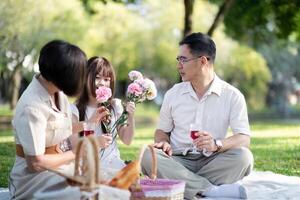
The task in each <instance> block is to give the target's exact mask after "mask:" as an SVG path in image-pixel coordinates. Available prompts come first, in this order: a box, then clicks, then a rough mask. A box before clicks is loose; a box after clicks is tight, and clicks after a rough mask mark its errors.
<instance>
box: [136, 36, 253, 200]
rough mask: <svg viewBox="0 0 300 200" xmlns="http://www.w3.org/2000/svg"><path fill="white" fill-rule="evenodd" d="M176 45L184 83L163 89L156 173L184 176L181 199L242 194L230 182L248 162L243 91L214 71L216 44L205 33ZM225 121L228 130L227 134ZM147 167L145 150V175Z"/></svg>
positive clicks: (246, 170) (243, 172)
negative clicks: (230, 133) (165, 91)
mask: <svg viewBox="0 0 300 200" xmlns="http://www.w3.org/2000/svg"><path fill="white" fill-rule="evenodd" d="M179 45H180V47H179V54H178V56H177V61H178V71H179V74H180V76H181V78H182V81H183V82H182V83H178V84H176V85H174V86H173V87H172V88H171V89H170V90H169V91H168V92H167V93H166V94H165V97H164V101H163V104H162V107H161V110H160V119H159V123H158V127H157V130H156V132H155V139H154V140H155V144H154V147H156V148H157V149H156V154H157V160H158V176H159V178H167V179H179V180H184V181H185V182H186V188H185V193H184V197H185V198H186V199H193V198H195V197H197V195H201V196H207V197H227V198H242V199H246V198H247V193H246V190H245V188H244V187H243V186H242V185H240V184H238V183H235V182H236V181H238V180H241V179H242V178H243V177H244V176H246V175H248V174H249V173H250V171H251V169H252V167H253V156H252V153H251V152H250V150H249V148H248V147H249V144H250V128H249V122H248V115H247V106H246V102H245V99H244V96H243V95H242V94H241V92H240V91H239V90H238V89H236V88H234V87H233V86H231V85H230V84H228V83H226V82H225V81H223V80H221V79H220V78H219V77H218V76H217V75H216V74H215V72H214V61H215V57H216V47H215V43H214V41H213V40H212V39H211V38H210V37H209V36H208V35H205V34H202V33H193V34H191V35H188V36H187V37H185V38H184V39H183V40H182V41H181V42H180V43H179ZM192 124H193V126H196V129H195V131H194V129H193V130H191V128H190V126H191V125H192ZM229 126H230V128H231V130H232V133H233V134H232V135H231V136H229V137H226V135H227V129H228V127H229ZM191 131H194V135H193V138H191V136H190V132H191ZM150 166H151V156H150V154H149V151H147V152H146V153H145V156H144V158H143V161H142V168H143V172H144V173H145V174H147V175H150V174H151V171H150V170H151V169H150Z"/></svg>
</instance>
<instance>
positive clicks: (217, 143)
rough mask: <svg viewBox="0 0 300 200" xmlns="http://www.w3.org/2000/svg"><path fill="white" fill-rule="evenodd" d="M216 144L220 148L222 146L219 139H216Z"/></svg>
mask: <svg viewBox="0 0 300 200" xmlns="http://www.w3.org/2000/svg"><path fill="white" fill-rule="evenodd" d="M216 145H217V146H218V147H221V148H222V147H223V143H222V141H221V140H216Z"/></svg>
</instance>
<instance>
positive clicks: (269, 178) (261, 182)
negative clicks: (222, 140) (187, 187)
mask: <svg viewBox="0 0 300 200" xmlns="http://www.w3.org/2000/svg"><path fill="white" fill-rule="evenodd" d="M241 183H242V184H243V185H244V186H245V187H246V189H247V191H248V199H250V200H252V199H253V200H269V199H272V200H273V199H278V200H279V199H280V200H284V199H289V200H296V199H299V195H300V177H296V176H285V175H281V174H275V173H273V172H260V171H253V172H252V173H251V174H250V175H249V176H247V177H245V178H244V179H243V180H242V181H241ZM7 199H9V195H8V189H7V188H0V200H7ZM202 199H203V200H212V199H211V198H202ZM214 200H228V198H227V199H226V198H218V199H214Z"/></svg>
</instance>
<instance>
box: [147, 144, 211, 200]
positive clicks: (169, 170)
mask: <svg viewBox="0 0 300 200" xmlns="http://www.w3.org/2000/svg"><path fill="white" fill-rule="evenodd" d="M155 150H156V156H157V165H158V167H157V177H158V178H166V179H176V180H182V181H185V182H186V187H185V192H184V198H186V199H193V198H194V197H195V196H196V194H197V193H199V192H201V191H206V190H207V189H209V188H211V187H213V185H212V184H211V183H210V182H209V181H208V180H207V179H205V178H203V177H201V176H198V175H197V174H195V173H193V172H191V171H190V170H188V169H187V168H185V167H184V166H183V165H182V164H181V163H179V162H177V161H176V160H175V159H173V158H172V157H169V156H168V155H166V154H165V153H164V152H163V151H161V150H158V149H155ZM151 164H152V157H151V153H150V151H149V150H148V149H147V150H146V151H145V154H144V157H143V159H142V170H143V173H144V174H146V175H147V176H150V175H151Z"/></svg>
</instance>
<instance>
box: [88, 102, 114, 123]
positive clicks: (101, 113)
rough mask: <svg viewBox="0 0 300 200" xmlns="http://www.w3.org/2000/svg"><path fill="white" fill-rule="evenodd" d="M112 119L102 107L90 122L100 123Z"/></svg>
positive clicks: (96, 111)
mask: <svg viewBox="0 0 300 200" xmlns="http://www.w3.org/2000/svg"><path fill="white" fill-rule="evenodd" d="M109 117H110V113H109V111H108V109H107V108H105V107H104V106H101V107H99V108H97V109H96V110H95V112H94V113H93V115H92V116H91V117H90V118H89V119H88V122H95V123H97V124H98V123H100V122H101V121H106V120H107V118H109Z"/></svg>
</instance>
